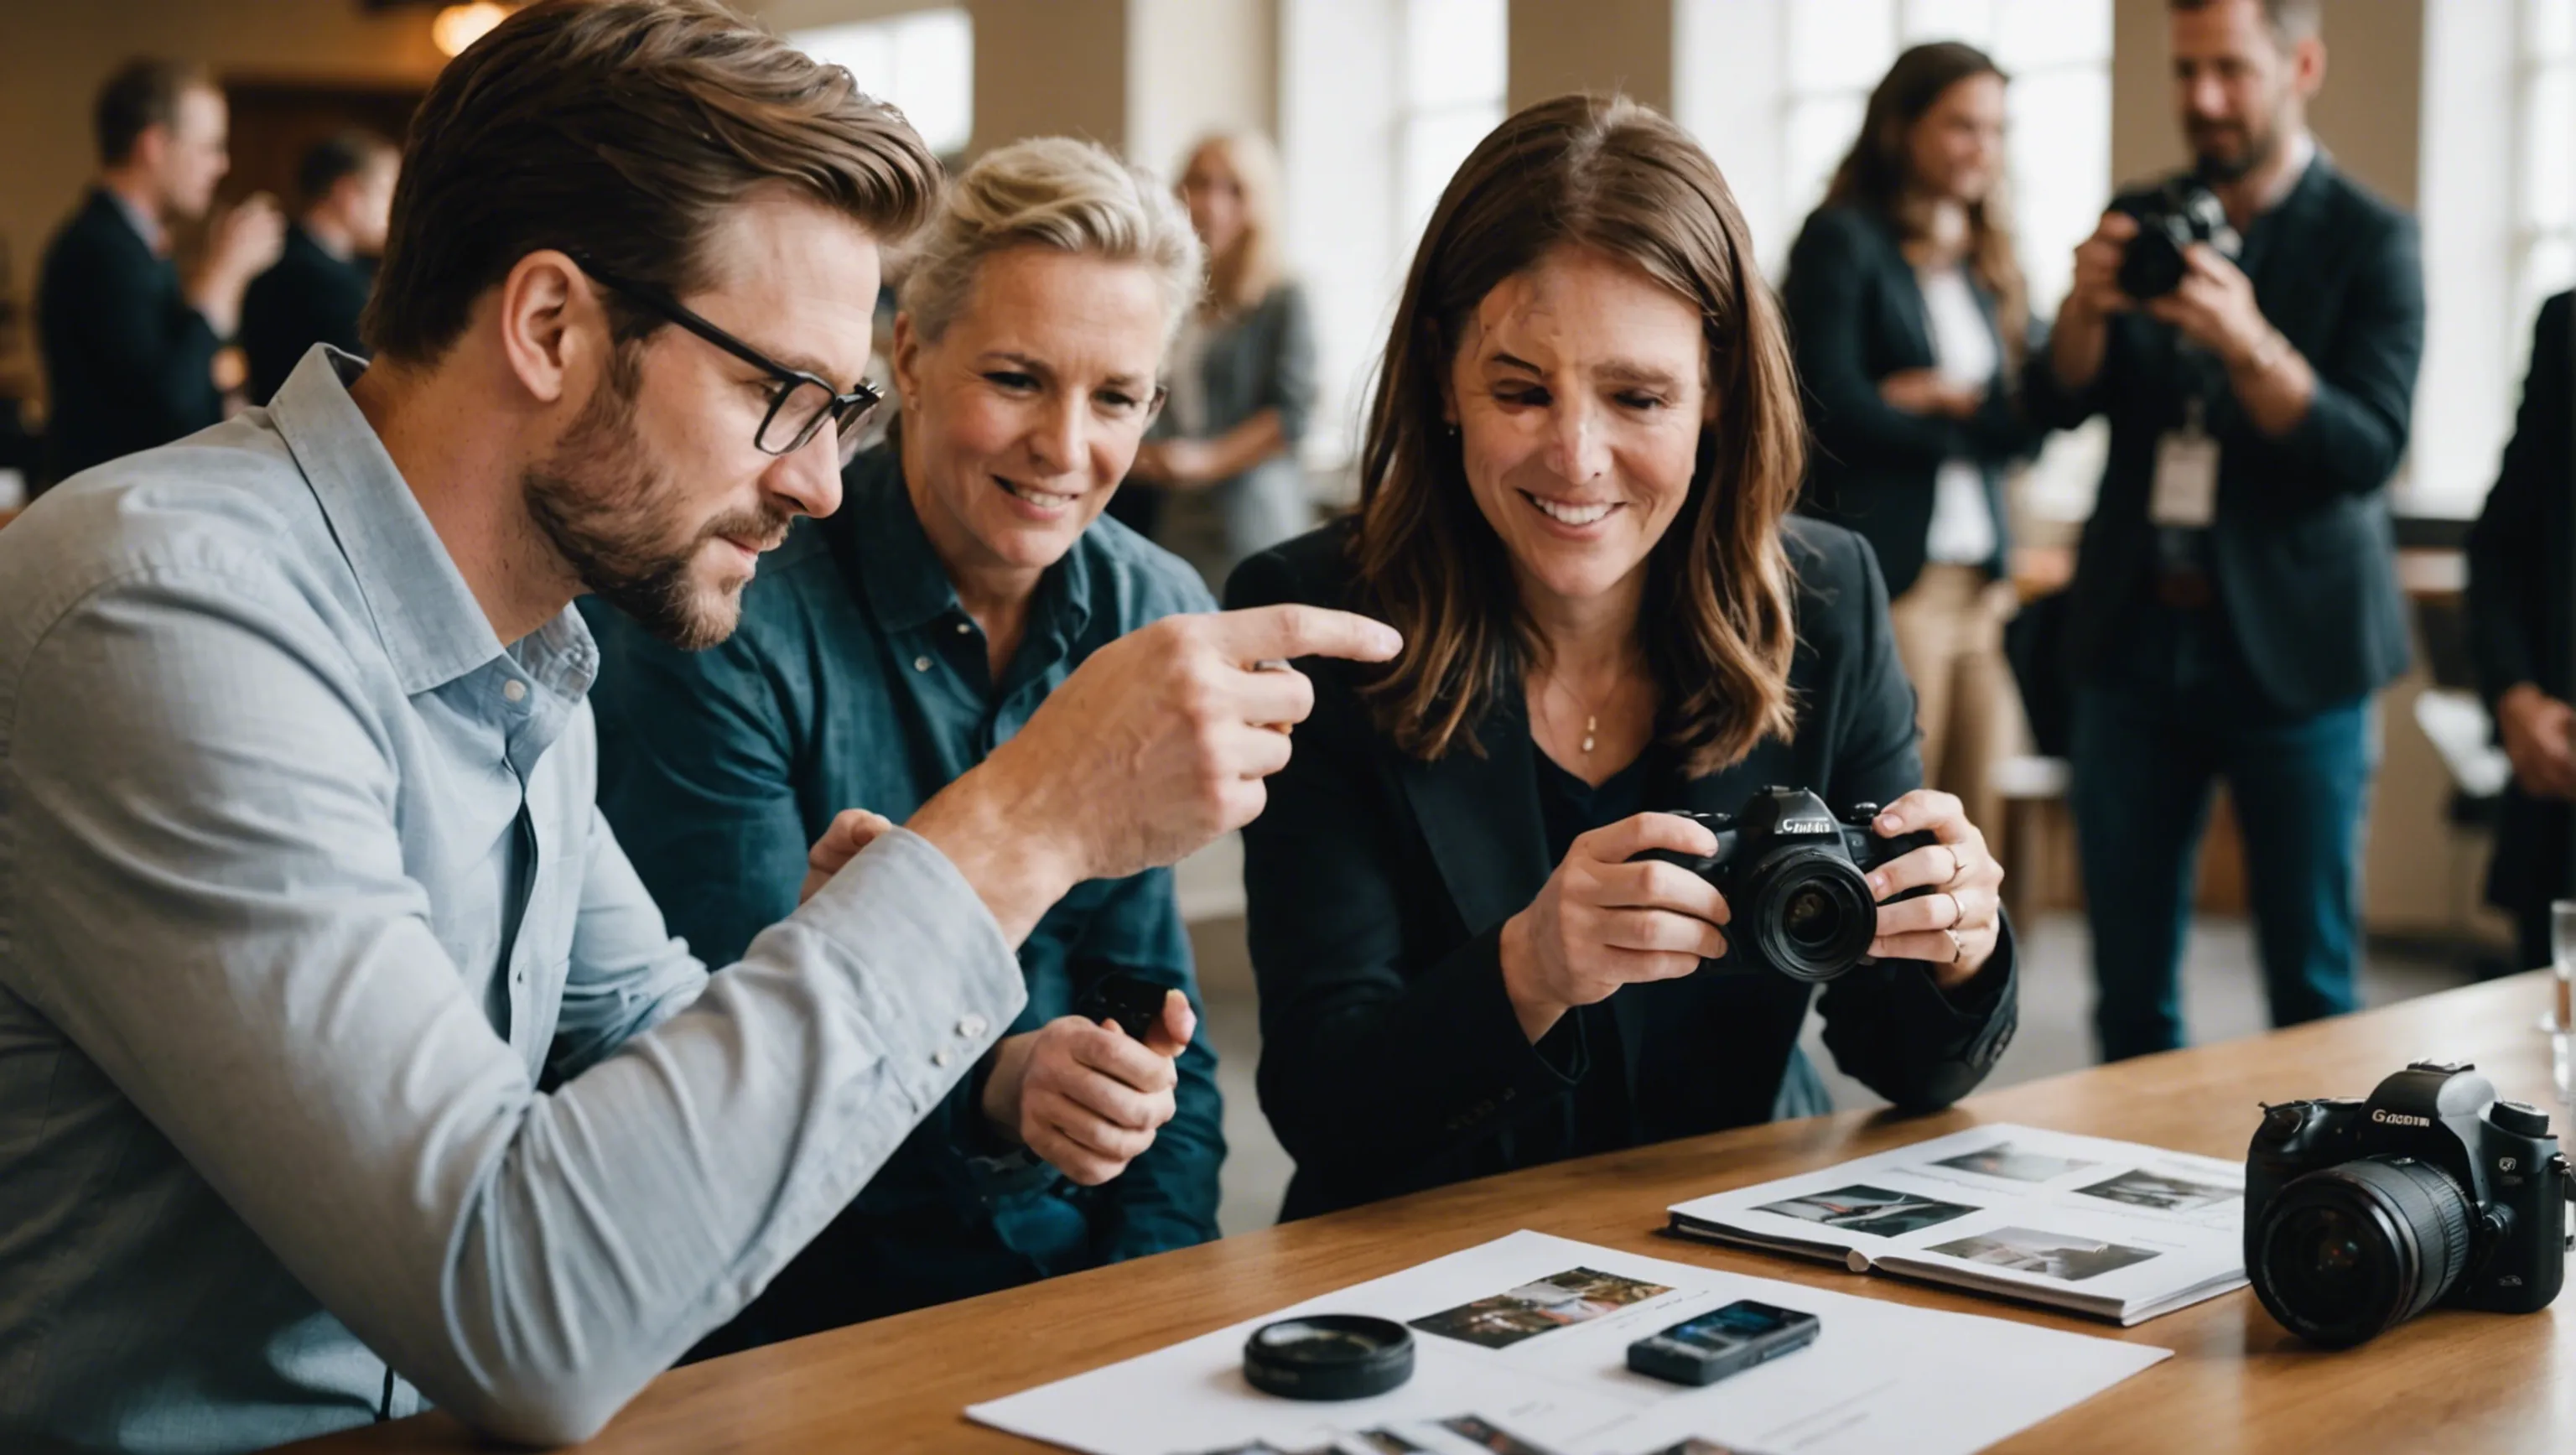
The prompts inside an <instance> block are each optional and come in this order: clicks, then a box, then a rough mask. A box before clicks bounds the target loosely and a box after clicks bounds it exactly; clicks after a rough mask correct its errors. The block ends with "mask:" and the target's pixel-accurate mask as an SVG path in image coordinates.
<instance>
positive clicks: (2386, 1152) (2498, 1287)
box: [2245, 1062, 2576, 1349]
mask: <svg viewBox="0 0 2576 1455" xmlns="http://www.w3.org/2000/svg"><path fill="white" fill-rule="evenodd" d="M2569 1202H2576V1174H2572V1173H2571V1172H2570V1171H2569V1169H2568V1163H2567V1158H2566V1155H2565V1154H2564V1153H2562V1152H2560V1151H2559V1149H2558V1139H2557V1138H2555V1137H2553V1136H2551V1135H2550V1134H2549V1118H2548V1116H2547V1115H2546V1114H2544V1113H2543V1112H2541V1111H2540V1109H2539V1108H2537V1107H2532V1106H2526V1105H2524V1104H2523V1103H2521V1102H2518V1101H2498V1100H2497V1099H2496V1094H2495V1087H2494V1086H2493V1085H2492V1084H2491V1083H2489V1082H2488V1080H2487V1079H2486V1078H2485V1077H2483V1076H2480V1075H2478V1074H2477V1069H2476V1068H2475V1067H2473V1066H2467V1065H2454V1064H2449V1063H2443V1062H2418V1063H2416V1064H2415V1065H2412V1066H2409V1067H2407V1068H2406V1069H2405V1070H2403V1071H2400V1072H2398V1073H2397V1074H2396V1075H2394V1076H2391V1077H2389V1078H2388V1079H2387V1080H2385V1081H2382V1082H2381V1083H2379V1088H2378V1089H2377V1090H2375V1091H2373V1092H2372V1093H2371V1094H2370V1099H2369V1100H2367V1101H2355V1100H2353V1099H2351V1098H2349V1097H2339V1098H2333V1099H2320V1100H2315V1101H2293V1102H2287V1103H2284V1104H2282V1105H2280V1106H2272V1107H2266V1108H2264V1114H2263V1125H2262V1126H2261V1128H2260V1129H2258V1130H2257V1131H2256V1132H2255V1133H2254V1144H2253V1147H2252V1149H2251V1150H2250V1151H2249V1152H2248V1153H2247V1155H2246V1162H2245V1271H2246V1275H2247V1276H2248V1277H2249V1278H2250V1279H2252V1281H2253V1284H2254V1292H2255V1295H2256V1296H2257V1297H2259V1298H2261V1299H2262V1300H2263V1307H2265V1308H2266V1309H2269V1310H2270V1311H2271V1313H2272V1317H2274V1318H2276V1319H2278V1320H2280V1321H2281V1325H2282V1327H2284V1328H2286V1329H2288V1330H2289V1331H2290V1332H2292V1333H2294V1334H2297V1335H2298V1336H2299V1337H2301V1338H2303V1339H2306V1340H2308V1341H2309V1342H2311V1343H2315V1344H2322V1345H2325V1346H2327V1347H2329V1348H2338V1349H2340V1348H2349V1347H2351V1346H2352V1345H2355V1344H2359V1343H2361V1342H2363V1341H2364V1340H2366V1339H2369V1338H2372V1337H2373V1336H2375V1335H2377V1334H2379V1333H2381V1332H2383V1331H2384V1330H2386V1329H2388V1328H2389V1327H2390V1326H2392V1325H2395V1324H2398V1323H2402V1322H2404V1321H2405V1320H2407V1319H2411V1318H2413V1317H2414V1316H2415V1315H2417V1314H2419V1313H2422V1312H2423V1311H2424V1310H2426V1309H2428V1308H2431V1307H2433V1306H2434V1305H2436V1304H2441V1305H2444V1306H2447V1307H2450V1308H2462V1309H2477V1310H2482V1311H2485V1312H2490V1313H2535V1312H2537V1311H2539V1310H2540V1309H2543V1308H2546V1307H2548V1306H2549V1302H2550V1300H2552V1299H2554V1298H2556V1297H2557V1296H2558V1289H2559V1285H2560V1283H2561V1282H2562V1281H2563V1280H2564V1279H2565V1276H2566V1258H2567V1249H2568V1245H2569V1242H2570V1238H2569V1235H2568V1231H2567V1206H2566V1205H2567V1204H2568V1203H2569Z"/></svg>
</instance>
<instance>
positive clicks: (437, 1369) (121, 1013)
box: [0, 349, 1024, 1451]
mask: <svg viewBox="0 0 2576 1455" xmlns="http://www.w3.org/2000/svg"><path fill="white" fill-rule="evenodd" d="M359 367H360V366H359V365H358V364H357V363H356V362H355V361H354V360H350V359H347V358H346V357H345V356H336V355H333V354H331V353H329V352H328V351H327V350H319V349H317V350H316V351H315V352H314V354H312V355H311V356H309V357H308V358H307V359H306V360H305V362H304V364H303V365H302V366H301V367H300V368H299V369H298V370H297V371H296V373H295V374H294V376H293V377H292V378H291V379H289V381H288V382H287V384H286V385H285V386H284V387H283V388H282V389H281V390H280V391H279V393H278V395H277V398H276V399H275V401H274V402H273V404H272V406H271V407H270V408H269V409H267V410H265V411H254V412H253V413H251V414H249V415H246V416H244V417H242V418H240V419H237V420H234V421H232V422H230V423H228V424H225V425H222V426H219V427H218V428H216V429H213V430H209V431H207V432H205V433H203V434H200V435H196V436H194V437H192V438H190V439H188V440H185V441H182V442H180V443H179V444H176V445H173V446H170V447H168V448H164V449H159V450H153V451H149V452H147V453H144V454H140V455H135V456H131V457H129V458H126V459H124V460H120V461H116V462H114V463H113V464H110V465H107V466H104V467H101V468H100V469H98V470H95V471H92V472H90V473H89V474H88V475H86V476H83V477H80V478H79V479H77V480H76V481H74V482H71V483H68V484H66V485H65V486H63V487H61V488H59V489H57V490H55V491H53V492H52V493H51V494H49V495H47V496H46V497H45V498H44V499H43V500H41V501H40V502H39V503H38V504H37V505H36V506H35V508H33V509H32V510H31V511H29V512H28V514H27V515H26V516H24V517H23V518H21V519H20V520H19V521H18V522H17V523H15V524H13V525H12V526H10V527H9V529H8V530H7V531H5V532H0V1448H7V1449H10V1450H17V1449H21V1448H26V1447H29V1446H33V1447H35V1448H39V1449H43V1448H48V1447H52V1446H58V1445H59V1446H65V1447H73V1448H82V1447H111V1448H122V1449H135V1450H150V1451H164V1450H167V1451H201V1450H238V1449H247V1448H252V1447H256V1446H261V1445H267V1444H271V1443H274V1442H277V1441H281V1440H286V1439H292V1438H295V1437H299V1436H303V1435H310V1434H314V1433H318V1432H321V1431H326V1430H330V1429H334V1428H339V1427H342V1426H346V1425H351V1424H356V1423H361V1422H364V1421H366V1420H368V1419H371V1418H374V1417H376V1416H377V1415H378V1413H379V1412H380V1411H389V1412H390V1413H393V1414H402V1413H407V1412H410V1411H412V1410H414V1409H418V1408H420V1407H422V1406H423V1404H424V1403H434V1404H437V1405H441V1406H444V1407H446V1408H448V1409H450V1410H451V1411H453V1412H454V1413H456V1414H458V1415H459V1416H461V1417H463V1418H464V1419H466V1420H468V1421H470V1422H472V1423H475V1424H477V1425H479V1426H481V1427H484V1428H486V1429H489V1430H492V1431H494V1432H496V1433H500V1434H503V1435H507V1436H512V1437H516V1438H520V1439H528V1440H537V1441H555V1440H562V1439H567V1438H573V1437H577V1436H580V1435H582V1434H585V1433H587V1432H588V1431H589V1430H590V1429H591V1428H594V1427H595V1426H596V1425H597V1424H598V1423H599V1422H600V1421H602V1420H604V1419H605V1418H606V1417H607V1415H608V1414H610V1413H611V1412H613V1411H614V1410H615V1409H616V1407H617V1406H618V1405H620V1404H622V1403H623V1402H624V1401H625V1399H626V1398H627V1397H628V1396H630V1395H631V1394H632V1393H633V1392H634V1391H635V1390H636V1388H638V1387H639V1386H640V1385H641V1384H642V1383H643V1382H644V1381H645V1380H646V1379H647V1378H649V1377H651V1375H652V1374H654V1373H655V1372H657V1371H659V1370H660V1369H661V1368H662V1367H664V1366H665V1365H667V1364H668V1363H669V1362H670V1360H671V1359H673V1358H674V1357H676V1356H677V1355H678V1354H680V1353H681V1352H682V1351H683V1350H685V1349H686V1348H688V1346H689V1345H690V1344H691V1343H692V1342H693V1341H694V1340H695V1339H697V1338H698V1337H699V1336H700V1335H702V1334H704V1333H705V1332H707V1331H708V1330H709V1329H712V1328H714V1327H715V1326H716V1325H718V1324H720V1323H722V1322H723V1321H724V1320H725V1319H727V1318H728V1317H730V1316H731V1315H732V1314H733V1313H734V1312H735V1311H736V1310H737V1309H739V1308H740V1307H741V1306H742V1305H743V1304H744V1303H745V1302H747V1301H748V1300H749V1299H750V1297H751V1296H752V1295H753V1294H754V1293H755V1292H757V1291H758V1290H759V1289H760V1287H761V1286H762V1285H763V1284H764V1283H766V1282H767V1280H768V1279H769V1278H770V1276H771V1275H773V1274H774V1273H776V1272H777V1271H778V1269H779V1268H780V1267H781V1266H782V1265H783V1264H784V1263H785V1262H786V1261H787V1259H788V1258H789V1257H790V1256H791V1255H793V1254H794V1253H795V1252H796V1251H797V1249H798V1248H800V1247H801V1246H803V1244H804V1243H805V1242H806V1240H807V1239H808V1238H810V1237H811V1236H812V1235H813V1234H814V1233H815V1232H816V1231H817V1230H819V1229H820V1228H821V1227H822V1226H823V1225H824V1224H825V1223H826V1222H827V1221H829V1220H830V1218H831V1217H832V1215H833V1214H835V1213H836V1212H838V1211H839V1210H840V1209H841V1208H842V1207H843V1206H844V1205H846V1204H847V1203H848V1202H849V1201H850V1199H851V1198H852V1196H853V1195H855V1194H856V1192H857V1191H858V1189H859V1188H860V1187H861V1186H862V1185H863V1184H864V1183H865V1182H866V1181H867V1179H868V1177H869V1176H870V1174H871V1173H873V1172H874V1171H875V1169H876V1168H877V1167H878V1166H879V1165H880V1164H882V1163H883V1162H884V1161H885V1159H886V1158H887V1157H888V1156H889V1155H890V1154H891V1153H892V1152H893V1151H894V1149H895V1147H896V1146H897V1145H898V1144H899V1143H900V1142H901V1141H902V1140H903V1138H904V1136H905V1135H906V1133H908V1132H909V1131H910V1129H911V1128H912V1126H913V1124H914V1123H915V1122H917V1121H918V1120H920V1118H921V1117H922V1116H923V1115H925V1114H926V1113H927V1112H928V1111H929V1110H930V1109H931V1108H933V1107H934V1106H936V1105H937V1104H938V1102H939V1101H940V1099H941V1098H942V1097H943V1096H944V1095H945V1094H946V1092H947V1091H948V1089H949V1087H950V1086H951V1085H952V1084H953V1083H954V1082H955V1081H956V1080H957V1078H958V1077H959V1076H961V1075H962V1074H963V1073H964V1072H965V1071H966V1070H967V1068H968V1067H970V1066H971V1065H972V1064H973V1063H974V1061H975V1059H976V1057H977V1056H978V1055H979V1054H980V1053H981V1052H982V1051H983V1050H984V1049H985V1047H986V1046H988V1045H989V1044H990V1043H991V1042H992V1041H993V1040H994V1039H995V1038H996V1037H997V1036H998V1035H999V1034H1000V1032H1001V1028H1002V1027H1004V1026H1007V1025H1008V1024H1009V1023H1010V1021H1011V1019H1012V1017H1013V1016H1014V1015H1015V1014H1016V1013H1017V1011H1018V1009H1019V1006H1020V1003H1021V1000H1022V997H1023V993H1024V992H1023V990H1022V983H1021V977H1020V974H1019V968H1018V965H1017V962H1016V961H1015V960H1014V958H1013V955H1012V950H1011V946H1010V945H1009V944H1008V943H1007V942H1006V941H1005V940H1004V938H1003V936H1002V934H1001V932H1000V930H999V928H998V927H997V926H996V925H995V924H994V922H993V920H992V917H991V916H990V915H989V914H988V913H987V912H986V911H985V909H984V908H983V906H982V904H981V903H980V901H979V900H978V899H977V898H976V896H975V894H974V893H973V891H972V890H971V889H970V888H969V887H968V885H967V884H966V883H965V882H964V880H963V879H962V878H961V877H960V876H959V875H958V874H957V872H956V870H955V868H954V867H953V866H952V865H950V864H949V863H948V861H947V860H946V859H945V858H944V857H943V856H941V855H940V854H939V853H938V852H937V851H936V850H935V849H933V848H931V847H930V845H929V844H928V843H926V842H925V841H923V840H921V839H919V838H917V837H915V836H913V835H910V834H905V833H900V832H898V833H896V834H894V835H891V836H889V837H888V838H886V839H884V840H882V841H880V842H879V843H878V844H877V845H875V846H874V847H872V848H871V849H870V850H869V851H868V852H867V853H865V854H863V855H861V856H860V857H859V859H858V860H856V861H855V862H854V863H853V864H852V866H851V867H850V868H849V869H847V870H845V871H844V872H843V873H842V874H840V875H839V876H838V877H837V878H836V879H835V880H834V881H833V882H832V883H831V884H830V885H828V886H826V887H825V888H824V889H823V891H822V892H821V893H819V894H817V895H816V896H815V898H814V899H813V900H812V901H811V902H809V903H808V904H806V905H805V906H804V907H803V908H802V909H800V910H799V911H798V912H797V913H796V914H794V915H793V916H791V917H790V918H789V919H787V920H786V921H784V922H782V923H781V924H779V925H777V926H775V927H773V928H772V929H770V930H768V931H767V932H766V933H764V934H762V935H761V936H759V937H758V938H757V939H756V940H754V941H753V943H752V945H751V948H750V949H749V950H748V951H747V952H746V954H745V957H744V959H743V961H742V963H741V964H740V965H738V966H736V967H734V968H733V969H732V970H730V971H729V972H728V973H726V974H724V975H721V976H718V977H716V978H715V979H713V980H712V981H710V979H709V978H708V976H707V974H706V972H705V970H704V969H703V967H701V966H700V964H699V963H698V962H697V961H696V960H695V959H694V958H692V957H691V956H690V955H689V954H688V953H687V951H686V948H685V946H683V945H682V944H680V943H679V942H677V941H675V940H673V939H671V938H670V936H669V934H668V933H667V932H666V931H665V930H664V928H663V924H662V918H661V916H660V914H659V913H658V912H657V911H656V910H655V909H654V907H653V904H652V901H651V899H650V898H649V897H648V896H647V895H646V894H645V892H644V890H643V888H642V886H641V884H640V883H639V882H638V880H637V879H636V876H635V873H634V871H633V870H632V869H631V868H630V867H629V866H628V864H627V861H626V859H625V856H624V855H623V854H622V853H621V852H620V851H619V850H618V847H617V843H616V840H615V838H614V837H613V836H612V835H611V834H610V832H609V830H608V828H607V826H606V824H605V823H604V822H603V821H602V820H601V818H600V817H599V814H598V812H597V810H596V809H595V808H594V807H593V805H592V788H593V781H594V775H595V764H596V752H597V750H596V740H595V735H594V732H593V728H592V725H591V717H590V710H589V708H588V707H587V706H586V705H585V703H584V701H583V694H584V692H585V690H586V689H587V688H588V686H589V684H590V680H591V676H592V673H593V671H594V670H595V668H596V665H597V661H598V654H597V650H596V648H595V647H594V646H593V645H592V642H591V639H590V636H589V633H588V632H587V630H586V629H585V628H584V627H583V625H582V623H581V620H580V618H579V616H578V615H577V614H576V613H574V612H571V611H569V610H567V611H566V612H564V613H563V614H562V615H560V616H558V617H557V618H556V619H555V620H553V621H552V622H550V623H548V624H547V625H546V626H545V627H544V628H542V629H540V630H539V631H537V632H536V633H535V634H533V635H531V636H529V637H527V638H526V639H524V640H521V641H519V642H516V643H512V644H510V645H508V646H506V647H505V646H504V645H503V644H502V643H501V642H500V641H499V640H498V638H497V637H496V636H495V635H494V634H493V631H492V628H491V625H490V623H489V622H488V620H487V619H486V618H485V617H484V616H483V614H482V611H481V610H480V608H479V607H478V606H477V604H476V603H475V600H474V598H473V595H472V593H471V592H470V591H469V590H468V589H467V587H466V585H465V581H464V579H463V577H462V576H460V575H459V574H458V572H457V570H456V567H455V565H454V563H453V562H452V561H451V560H450V558H449V557H448V555H447V553H446V550H445V549H444V547H443V546H442V545H441V543H440V540H439V538H438V536H437V534H436V533H435V532H434V531H433V530H432V529H431V527H430V524H429V521H428V519H427V517H426V516H424V515H423V514H422V512H421V510H420V508H419V505H418V503H417V502H416V501H415V500H414V498H413V497H412V495H411V492H410V490H409V489H408V488H407V487H406V486H405V484H404V483H403V480H402V477H401V476H400V475H399V474H398V473H397V472H396V470H395V469H394V465H393V462H392V460H391V459H390V458H389V457H387V456H386V454H385V452H384V450H383V448H382V446H381V445H380V444H379V443H378V441H377V439H376V437H375V435H374V433H373V431H372V430H370V429H369V427H368V425H367V423H366V420H365V418H364V416H363V415H361V414H360V413H359V411H358V409H357V407H356V405H355V404H354V403H353V402H352V401H351V400H350V398H349V395H348V392H347V388H346V385H345V382H344V381H345V379H347V378H353V377H355V373H356V371H357V369H358V368H359Z"/></svg>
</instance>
